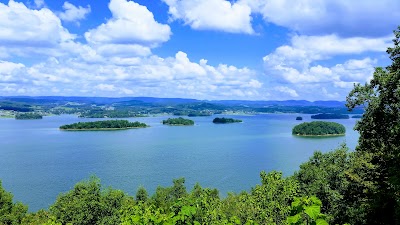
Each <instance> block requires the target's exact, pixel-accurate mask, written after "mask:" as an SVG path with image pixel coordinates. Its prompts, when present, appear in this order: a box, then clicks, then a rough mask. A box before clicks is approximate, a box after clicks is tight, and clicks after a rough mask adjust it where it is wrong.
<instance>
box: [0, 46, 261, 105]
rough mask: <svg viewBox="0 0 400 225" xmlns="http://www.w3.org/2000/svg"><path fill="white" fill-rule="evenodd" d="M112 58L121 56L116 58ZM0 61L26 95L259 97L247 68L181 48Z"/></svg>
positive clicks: (8, 91)
mask: <svg viewBox="0 0 400 225" xmlns="http://www.w3.org/2000/svg"><path fill="white" fill-rule="evenodd" d="M118 60H124V61H123V62H120V63H116V62H117V61H118ZM127 61H128V62H127ZM4 63H8V64H9V65H12V66H7V68H8V67H12V68H14V69H13V71H12V74H13V75H14V76H19V77H21V76H25V78H26V82H22V83H18V85H19V88H21V89H25V90H30V89H29V88H30V87H31V88H33V89H32V90H35V91H34V92H32V94H37V95H51V94H52V93H53V92H54V93H58V92H60V91H61V93H63V95H85V96H93V95H95V96H127V95H128V96H159V97H176V96H180V97H188V98H198V99H223V98H227V97H229V98H238V99H252V98H257V97H258V96H260V94H259V92H258V91H259V90H260V88H261V87H262V85H263V84H262V82H260V81H259V80H258V79H257V74H256V72H255V71H253V70H250V69H248V68H237V67H235V66H231V65H225V64H220V65H218V66H211V65H209V64H208V63H207V60H205V59H202V60H200V61H199V62H193V61H191V60H190V59H189V58H188V56H187V54H186V53H184V52H177V53H176V55H175V56H174V57H167V58H161V57H158V56H155V55H152V56H149V57H138V58H130V59H129V60H128V58H118V57H110V58H102V61H101V62H99V63H88V62H86V61H85V60H83V59H82V58H80V57H79V56H77V57H76V58H68V59H67V58H63V60H58V59H56V58H50V59H48V60H47V61H45V62H41V63H38V64H35V65H32V66H24V65H22V64H14V63H12V62H4ZM1 68H2V67H1V64H0V70H1ZM7 71H10V69H8V70H7ZM19 80H21V79H18V81H19ZM16 82H17V81H16V80H13V81H10V82H8V85H7V86H5V87H4V88H3V90H2V91H1V90H0V95H10V94H12V93H13V92H15V91H16V89H15V87H14V86H13V85H14V84H15V85H16V84H17V83H16ZM0 84H2V82H1V81H0ZM0 86H1V85H0ZM6 87H7V88H6ZM0 89H1V88H0ZM77 90H79V91H77ZM56 91H58V92H56ZM29 93H30V92H29Z"/></svg>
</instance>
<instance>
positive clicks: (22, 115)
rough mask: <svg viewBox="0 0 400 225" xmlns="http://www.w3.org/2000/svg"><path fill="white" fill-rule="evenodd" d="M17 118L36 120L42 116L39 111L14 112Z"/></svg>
mask: <svg viewBox="0 0 400 225" xmlns="http://www.w3.org/2000/svg"><path fill="white" fill-rule="evenodd" d="M15 119H17V120H36V119H43V116H42V115H40V114H39V113H17V114H15Z"/></svg>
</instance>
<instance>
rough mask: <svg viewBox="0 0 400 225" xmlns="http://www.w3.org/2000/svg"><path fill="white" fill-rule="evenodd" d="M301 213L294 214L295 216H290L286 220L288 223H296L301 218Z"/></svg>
mask: <svg viewBox="0 0 400 225" xmlns="http://www.w3.org/2000/svg"><path fill="white" fill-rule="evenodd" d="M300 218H301V217H300V214H296V215H294V216H289V217H288V218H287V219H286V222H287V223H288V224H296V223H297V222H299V220H300Z"/></svg>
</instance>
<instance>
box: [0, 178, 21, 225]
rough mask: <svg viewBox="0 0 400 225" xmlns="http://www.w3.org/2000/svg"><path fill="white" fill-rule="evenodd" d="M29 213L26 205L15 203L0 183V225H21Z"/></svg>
mask: <svg viewBox="0 0 400 225" xmlns="http://www.w3.org/2000/svg"><path fill="white" fill-rule="evenodd" d="M27 211H28V207H27V206H26V205H23V204H22V203H20V202H17V203H13V195H12V194H11V193H10V192H7V191H6V190H4V188H3V186H2V183H1V181H0V224H4V225H11V224H21V221H22V219H23V218H24V216H25V214H26V212H27Z"/></svg>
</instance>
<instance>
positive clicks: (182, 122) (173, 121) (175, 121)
mask: <svg viewBox="0 0 400 225" xmlns="http://www.w3.org/2000/svg"><path fill="white" fill-rule="evenodd" d="M162 123H163V124H164V125H172V126H192V125H194V121H193V120H189V119H185V118H182V117H178V118H168V119H167V120H163V121H162Z"/></svg>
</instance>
